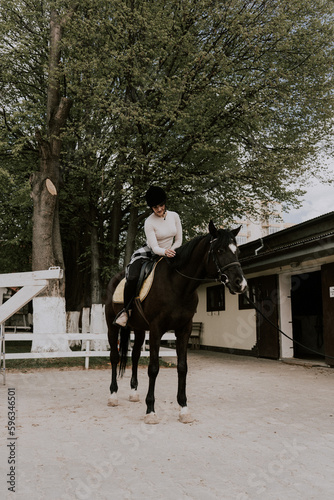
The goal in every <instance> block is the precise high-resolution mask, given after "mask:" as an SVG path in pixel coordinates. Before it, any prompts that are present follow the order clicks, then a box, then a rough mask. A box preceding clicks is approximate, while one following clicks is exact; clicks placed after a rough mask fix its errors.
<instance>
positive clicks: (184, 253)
mask: <svg viewBox="0 0 334 500" xmlns="http://www.w3.org/2000/svg"><path fill="white" fill-rule="evenodd" d="M211 238H212V236H211V234H205V235H204V236H203V235H200V236H195V238H193V239H192V240H189V241H187V243H185V244H184V245H182V246H180V247H179V248H176V249H175V252H176V255H175V257H174V258H173V259H168V262H169V264H170V266H171V267H172V269H175V268H179V267H183V266H184V265H185V264H187V263H188V262H189V259H190V258H191V255H192V253H193V251H194V249H195V248H196V247H197V245H198V244H199V243H200V242H201V241H203V240H205V239H206V240H207V242H208V243H209V241H210V240H211ZM213 241H214V243H213V245H214V246H213V248H219V247H225V246H228V244H229V243H230V241H231V233H230V231H229V230H227V229H218V231H217V238H216V239H215V240H213Z"/></svg>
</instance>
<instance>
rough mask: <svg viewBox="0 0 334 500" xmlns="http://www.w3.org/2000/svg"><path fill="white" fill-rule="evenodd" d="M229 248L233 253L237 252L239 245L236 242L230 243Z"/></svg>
mask: <svg viewBox="0 0 334 500" xmlns="http://www.w3.org/2000/svg"><path fill="white" fill-rule="evenodd" d="M228 247H229V249H230V250H231V252H232V253H234V254H236V253H237V247H236V245H235V244H234V243H230V244H229V246H228Z"/></svg>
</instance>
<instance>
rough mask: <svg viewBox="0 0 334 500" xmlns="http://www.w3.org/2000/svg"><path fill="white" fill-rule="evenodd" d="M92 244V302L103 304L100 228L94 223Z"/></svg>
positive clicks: (91, 236)
mask: <svg viewBox="0 0 334 500" xmlns="http://www.w3.org/2000/svg"><path fill="white" fill-rule="evenodd" d="M90 246H91V299H92V304H101V302H102V292H101V281H100V253H99V241H98V228H97V227H96V225H95V224H92V227H91V235H90Z"/></svg>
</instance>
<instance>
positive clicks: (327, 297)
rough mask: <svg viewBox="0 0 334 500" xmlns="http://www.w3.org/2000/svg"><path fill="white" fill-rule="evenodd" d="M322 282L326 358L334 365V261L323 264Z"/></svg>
mask: <svg viewBox="0 0 334 500" xmlns="http://www.w3.org/2000/svg"><path fill="white" fill-rule="evenodd" d="M321 283H322V307H323V334H324V347H325V360H326V363H328V364H329V365H331V366H334V296H333V290H334V263H331V264H325V265H324V266H321ZM326 356H330V358H329V357H326Z"/></svg>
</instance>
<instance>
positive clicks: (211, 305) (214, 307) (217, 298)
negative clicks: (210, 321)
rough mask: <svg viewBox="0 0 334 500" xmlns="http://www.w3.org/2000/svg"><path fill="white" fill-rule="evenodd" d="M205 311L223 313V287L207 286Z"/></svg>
mask: <svg viewBox="0 0 334 500" xmlns="http://www.w3.org/2000/svg"><path fill="white" fill-rule="evenodd" d="M206 310H207V312H212V311H225V285H217V286H209V287H208V288H207V289H206Z"/></svg>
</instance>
